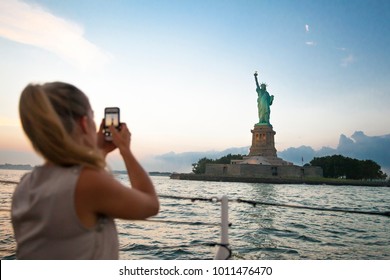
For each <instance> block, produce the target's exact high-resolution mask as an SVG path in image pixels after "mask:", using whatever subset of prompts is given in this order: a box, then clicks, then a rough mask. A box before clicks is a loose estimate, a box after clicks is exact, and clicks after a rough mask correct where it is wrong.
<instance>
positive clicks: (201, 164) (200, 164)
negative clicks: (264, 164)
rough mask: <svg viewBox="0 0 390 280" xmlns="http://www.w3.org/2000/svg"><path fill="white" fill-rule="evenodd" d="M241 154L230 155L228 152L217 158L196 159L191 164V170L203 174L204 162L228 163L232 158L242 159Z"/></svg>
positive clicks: (204, 170) (204, 169)
mask: <svg viewBox="0 0 390 280" xmlns="http://www.w3.org/2000/svg"><path fill="white" fill-rule="evenodd" d="M242 158H243V156H242V155H240V154H238V155H232V154H228V155H226V156H223V157H221V158H219V159H209V158H206V157H204V158H201V159H199V160H198V162H197V163H193V164H192V172H194V173H195V174H204V173H206V164H209V163H216V164H230V162H231V161H232V160H235V159H242Z"/></svg>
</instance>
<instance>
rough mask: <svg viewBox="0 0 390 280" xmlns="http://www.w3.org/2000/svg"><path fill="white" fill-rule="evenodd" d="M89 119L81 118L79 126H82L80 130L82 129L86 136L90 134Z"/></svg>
mask: <svg viewBox="0 0 390 280" xmlns="http://www.w3.org/2000/svg"><path fill="white" fill-rule="evenodd" d="M88 121H89V120H88V117H87V116H83V117H81V118H80V120H79V121H78V123H79V125H80V128H81V131H82V132H83V133H85V134H87V133H89V123H88Z"/></svg>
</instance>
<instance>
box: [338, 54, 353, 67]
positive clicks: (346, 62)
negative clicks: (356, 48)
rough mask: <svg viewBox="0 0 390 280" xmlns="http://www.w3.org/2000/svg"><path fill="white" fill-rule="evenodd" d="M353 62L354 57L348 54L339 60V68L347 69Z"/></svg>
mask: <svg viewBox="0 0 390 280" xmlns="http://www.w3.org/2000/svg"><path fill="white" fill-rule="evenodd" d="M355 60H356V59H355V57H354V56H353V55H352V54H349V55H348V56H347V57H344V58H343V59H342V60H341V66H343V67H348V66H349V65H350V64H352V63H354V62H355Z"/></svg>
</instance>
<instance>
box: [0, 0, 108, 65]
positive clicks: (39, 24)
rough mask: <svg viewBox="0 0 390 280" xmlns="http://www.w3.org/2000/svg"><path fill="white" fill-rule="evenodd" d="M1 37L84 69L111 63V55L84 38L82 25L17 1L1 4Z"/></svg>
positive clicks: (12, 0)
mask: <svg viewBox="0 0 390 280" xmlns="http://www.w3.org/2000/svg"><path fill="white" fill-rule="evenodd" d="M0 36H2V37H4V38H7V39H9V40H12V41H15V42H19V43H23V44H27V45H32V46H35V47H39V48H42V49H45V50H47V51H50V52H52V53H54V54H56V55H58V56H59V57H60V58H62V59H64V60H65V61H67V62H68V63H70V64H72V65H74V66H76V67H79V68H81V69H83V70H86V69H87V68H94V67H100V66H103V65H104V64H105V63H107V62H108V61H109V60H110V55H109V54H108V53H105V52H104V51H102V50H101V49H99V47H97V46H96V45H94V44H93V43H91V42H90V41H88V40H87V39H86V38H84V30H83V28H82V27H81V26H80V25H78V24H76V23H73V22H71V21H67V20H65V19H63V18H60V17H57V16H55V15H53V14H51V13H50V12H48V11H46V10H44V9H43V8H42V7H40V6H37V5H33V4H27V3H24V2H21V1H17V0H8V1H0Z"/></svg>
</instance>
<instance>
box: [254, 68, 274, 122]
mask: <svg viewBox="0 0 390 280" xmlns="http://www.w3.org/2000/svg"><path fill="white" fill-rule="evenodd" d="M257 75H258V74H257V71H256V72H255V81H256V92H257V96H258V97H257V109H258V113H259V123H257V124H256V125H271V124H270V122H269V117H270V113H271V110H270V106H271V105H272V102H273V101H274V96H273V95H270V94H269V93H268V91H267V85H266V84H264V83H262V84H261V85H260V86H259V81H258V80H257Z"/></svg>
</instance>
